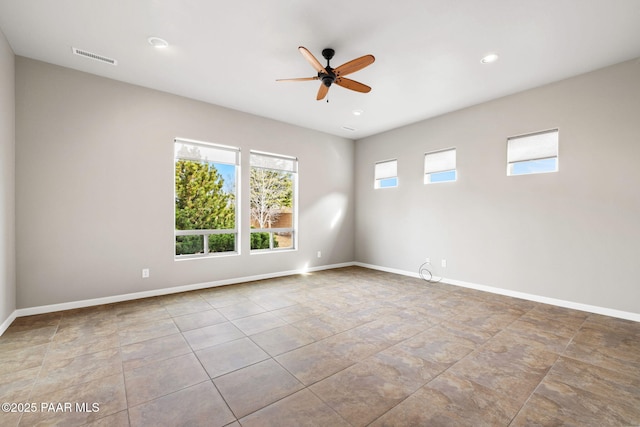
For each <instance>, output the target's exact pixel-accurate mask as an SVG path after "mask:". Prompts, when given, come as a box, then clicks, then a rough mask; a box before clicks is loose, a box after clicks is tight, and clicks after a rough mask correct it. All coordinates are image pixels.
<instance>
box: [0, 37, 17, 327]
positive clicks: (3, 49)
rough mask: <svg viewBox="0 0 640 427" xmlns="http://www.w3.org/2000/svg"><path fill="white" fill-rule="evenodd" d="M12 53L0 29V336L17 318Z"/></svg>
mask: <svg viewBox="0 0 640 427" xmlns="http://www.w3.org/2000/svg"><path fill="white" fill-rule="evenodd" d="M15 114H16V102H15V54H14V53H13V50H12V49H11V46H10V45H9V42H8V41H7V39H6V38H5V36H4V34H3V33H2V31H0V234H1V235H2V236H3V239H2V241H0V335H1V334H2V333H4V331H5V330H6V329H7V328H8V327H9V325H10V324H11V322H13V320H14V319H15V317H16V259H15V253H16V250H15V249H16V248H15V241H16V239H15V147H16V131H15V123H16V120H15Z"/></svg>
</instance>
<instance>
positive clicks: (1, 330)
mask: <svg viewBox="0 0 640 427" xmlns="http://www.w3.org/2000/svg"><path fill="white" fill-rule="evenodd" d="M16 317H18V310H13V313H11V314H10V315H9V317H7V319H6V320H5V321H4V322H2V324H0V337H1V336H2V334H4V333H5V331H6V330H7V329H9V326H11V324H12V323H13V321H14V320H16Z"/></svg>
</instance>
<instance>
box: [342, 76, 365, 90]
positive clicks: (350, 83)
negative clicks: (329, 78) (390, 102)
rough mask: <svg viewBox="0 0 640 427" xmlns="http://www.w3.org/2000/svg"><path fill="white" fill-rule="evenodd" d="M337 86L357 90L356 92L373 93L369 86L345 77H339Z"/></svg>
mask: <svg viewBox="0 0 640 427" xmlns="http://www.w3.org/2000/svg"><path fill="white" fill-rule="evenodd" d="M336 84H337V85H338V86H342V87H344V88H347V89H351V90H355V91H356V92H362V93H369V92H370V91H371V88H370V87H369V86H367V85H365V84H362V83H360V82H357V81H355V80H351V79H347V78H345V77H338V78H337V79H336Z"/></svg>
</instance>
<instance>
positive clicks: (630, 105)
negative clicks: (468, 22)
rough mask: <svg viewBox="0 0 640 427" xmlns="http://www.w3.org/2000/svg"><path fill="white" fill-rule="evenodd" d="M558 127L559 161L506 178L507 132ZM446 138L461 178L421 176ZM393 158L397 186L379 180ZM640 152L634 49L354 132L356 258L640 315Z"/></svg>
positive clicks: (639, 83) (639, 76)
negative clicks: (444, 109) (504, 93)
mask: <svg viewBox="0 0 640 427" xmlns="http://www.w3.org/2000/svg"><path fill="white" fill-rule="evenodd" d="M425 102H428V98H427V100H426V101H425ZM551 128H559V129H560V148H559V150H560V155H559V167H560V170H559V172H558V173H552V174H541V175H530V176H516V177H507V176H506V139H507V137H509V136H513V135H518V134H523V133H528V132H535V131H540V130H546V129H551ZM447 147H456V148H457V158H458V181H457V182H456V183H442V184H431V185H424V184H423V183H422V182H423V181H422V179H423V175H422V173H423V158H424V153H425V152H428V151H432V150H437V149H442V148H447ZM391 158H397V159H398V168H399V172H398V177H399V183H400V185H399V187H398V188H395V189H381V190H374V189H373V164H374V162H376V161H379V160H385V159H391ZM638 161H640V62H639V61H631V62H626V63H623V64H619V65H616V66H612V67H608V68H605V69H602V70H599V71H595V72H592V73H589V74H585V75H582V76H578V77H575V78H571V79H568V80H564V81H561V82H558V83H555V84H551V85H548V86H544V87H541V88H537V89H534V90H530V91H527V92H523V93H520V94H516V95H513V96H508V97H505V98H502V99H498V100H495V101H492V102H488V103H485V104H481V105H478V106H474V107H471V108H468V109H464V110H461V111H458V112H454V113H451V114H447V115H443V116H441V117H437V118H434V119H431V120H426V121H423V122H420V123H416V124H413V125H410V126H406V127H403V128H399V129H396V130H393V131H389V132H386V133H383V134H379V135H376V136H372V137H369V138H366V139H363V140H360V141H357V142H356V171H355V172H356V178H355V179H356V190H355V191H356V242H357V244H356V260H357V261H359V262H361V263H365V264H371V265H376V266H379V267H383V268H388V269H397V270H401V271H408V272H415V273H417V271H418V267H419V265H420V264H421V263H422V262H424V260H425V258H426V257H430V258H431V259H432V262H433V263H434V264H436V266H435V273H436V274H438V275H443V276H445V277H446V278H450V279H453V280H457V281H461V282H467V283H470V284H474V285H483V286H490V287H496V288H500V289H503V290H508V291H513V292H521V293H527V294H531V295H537V296H543V297H547V298H553V299H558V300H564V301H570V302H575V303H579V304H586V305H592V306H596V307H604V308H608V309H614V310H621V311H625V312H631V313H640V259H639V257H640V167H638ZM443 258H445V259H447V261H448V266H447V268H446V269H444V270H443V269H442V268H441V267H439V265H440V260H441V259H443Z"/></svg>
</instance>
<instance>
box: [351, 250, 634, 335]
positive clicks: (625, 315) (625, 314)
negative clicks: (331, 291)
mask: <svg viewBox="0 0 640 427" xmlns="http://www.w3.org/2000/svg"><path fill="white" fill-rule="evenodd" d="M354 265H356V266H358V267H364V268H370V269H372V270H380V271H386V272H388V273H395V274H401V275H403V276H409V277H416V278H419V277H420V275H419V274H418V273H414V272H410V271H405V270H398V269H395V268H388V267H382V266H378V265H372V264H365V263H362V262H356V263H354ZM434 280H440V278H439V277H434ZM441 283H446V284H448V285H454V286H460V287H463V288H469V289H476V290H478V291H483V292H489V293H492V294H498V295H505V296H508V297H514V298H520V299H524V300H528V301H534V302H540V303H544V304H551V305H555V306H558V307H564V308H571V309H574V310H579V311H586V312H589V313H595V314H602V315H603V316H610V317H616V318H619V319H626V320H632V321H634V322H640V313H632V312H629V311H622V310H616V309H613V308H607V307H599V306H596V305H589V304H583V303H579V302H573V301H566V300H561V299H556V298H549V297H545V296H541V295H535V294H529V293H526V292H518V291H512V290H509V289H502V288H496V287H493V286H487V285H479V284H477V283H471V282H465V281H462V280H455V279H449V278H446V277H443V278H442V281H441Z"/></svg>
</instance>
